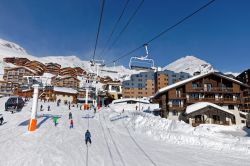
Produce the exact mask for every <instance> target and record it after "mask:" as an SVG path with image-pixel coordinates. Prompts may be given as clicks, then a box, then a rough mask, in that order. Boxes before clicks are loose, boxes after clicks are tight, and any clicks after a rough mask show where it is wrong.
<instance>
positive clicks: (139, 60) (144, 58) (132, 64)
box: [129, 44, 155, 70]
mask: <svg viewBox="0 0 250 166" xmlns="http://www.w3.org/2000/svg"><path fill="white" fill-rule="evenodd" d="M144 48H145V51H146V55H145V56H141V57H131V58H130V61H129V68H130V69H137V70H140V69H154V68H155V66H154V60H153V59H150V58H148V55H149V54H148V44H144ZM136 63H140V64H144V65H146V66H140V65H136ZM147 65H149V66H147Z"/></svg>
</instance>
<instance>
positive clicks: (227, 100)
mask: <svg viewBox="0 0 250 166" xmlns="http://www.w3.org/2000/svg"><path fill="white" fill-rule="evenodd" d="M197 102H210V103H225V104H231V103H232V104H240V103H241V101H240V99H233V98H222V99H221V98H189V99H187V103H197Z"/></svg>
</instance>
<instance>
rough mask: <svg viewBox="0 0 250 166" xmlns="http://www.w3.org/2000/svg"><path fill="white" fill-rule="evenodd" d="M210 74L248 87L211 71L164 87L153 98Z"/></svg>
mask: <svg viewBox="0 0 250 166" xmlns="http://www.w3.org/2000/svg"><path fill="white" fill-rule="evenodd" d="M211 74H214V75H217V76H219V77H222V78H225V79H227V80H230V81H233V82H235V83H238V84H240V85H243V86H246V87H249V86H248V85H246V84H244V83H242V82H240V81H238V80H236V79H233V78H230V77H227V76H225V75H222V74H219V73H216V72H213V71H212V72H208V73H204V74H200V75H197V76H193V77H191V78H188V79H185V80H183V81H179V82H177V83H175V84H172V85H169V86H166V87H164V88H161V89H159V90H158V91H157V92H156V94H155V95H154V97H156V96H158V95H159V94H161V93H164V92H167V91H169V90H170V89H173V88H176V87H179V86H181V85H184V84H186V83H188V82H191V81H194V80H197V79H200V78H203V77H205V76H208V75H211Z"/></svg>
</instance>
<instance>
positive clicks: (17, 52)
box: [0, 39, 138, 80]
mask: <svg viewBox="0 0 250 166" xmlns="http://www.w3.org/2000/svg"><path fill="white" fill-rule="evenodd" d="M5 57H22V58H28V59H29V60H37V61H39V62H42V63H49V62H56V63H58V64H60V65H61V66H62V68H63V67H81V68H82V69H84V70H85V71H87V72H88V73H93V72H96V67H92V66H91V64H90V62H89V61H86V60H85V61H84V60H81V59H80V58H78V57H77V56H74V55H72V56H46V57H36V56H32V55H29V54H28V53H27V52H26V50H25V49H24V48H22V47H21V46H19V45H18V44H15V43H12V42H9V41H6V40H2V39H0V75H1V77H2V75H3V69H4V67H10V66H13V65H12V64H8V63H5V62H3V58H5ZM103 68H104V69H102V68H99V75H100V76H101V77H104V76H109V77H111V78H112V79H113V80H123V79H125V78H127V77H128V76H130V75H131V74H133V73H138V72H137V71H134V70H129V69H127V68H125V67H123V66H116V67H103Z"/></svg>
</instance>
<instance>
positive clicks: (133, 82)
mask: <svg viewBox="0 0 250 166" xmlns="http://www.w3.org/2000/svg"><path fill="white" fill-rule="evenodd" d="M189 77H190V75H189V74H188V73H184V72H181V73H175V72H173V71H170V70H164V71H157V72H154V71H150V72H142V73H140V74H133V75H131V77H130V80H126V81H123V83H122V88H123V90H122V96H123V97H124V98H133V97H135V98H136V97H138V98H141V97H149V96H153V95H154V94H155V92H156V91H157V90H158V89H161V88H163V87H165V86H167V85H171V84H173V83H175V82H178V81H181V80H184V79H187V78H189Z"/></svg>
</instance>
